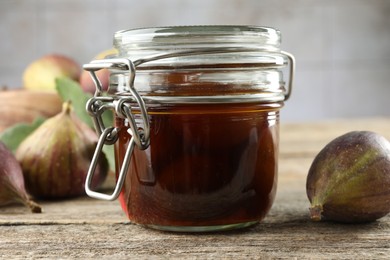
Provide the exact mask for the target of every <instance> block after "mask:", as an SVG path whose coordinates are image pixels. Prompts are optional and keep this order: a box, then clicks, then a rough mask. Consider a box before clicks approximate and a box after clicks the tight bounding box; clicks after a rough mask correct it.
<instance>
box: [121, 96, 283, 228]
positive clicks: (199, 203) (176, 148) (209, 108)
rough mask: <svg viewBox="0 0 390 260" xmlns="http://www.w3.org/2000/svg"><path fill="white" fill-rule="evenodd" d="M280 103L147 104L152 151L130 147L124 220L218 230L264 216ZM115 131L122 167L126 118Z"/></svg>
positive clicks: (273, 176) (270, 194) (270, 196)
mask: <svg viewBox="0 0 390 260" xmlns="http://www.w3.org/2000/svg"><path fill="white" fill-rule="evenodd" d="M281 106H282V103H270V104H260V103H259V104H234V103H233V104H232V103H230V104H192V105H191V104H187V105H177V104H175V105H164V106H155V107H149V108H148V112H149V116H150V123H151V126H150V127H151V128H150V129H151V134H150V146H149V148H147V149H146V150H143V151H142V150H139V149H138V148H137V147H136V148H135V149H134V152H133V155H132V158H131V163H130V168H129V171H128V173H127V176H126V180H125V183H124V186H123V189H122V192H121V195H120V203H121V206H122V208H123V209H124V211H125V212H126V214H127V215H128V217H129V219H130V220H131V221H133V222H135V223H139V224H145V225H157V226H218V225H229V224H238V223H246V222H253V221H260V220H261V219H263V218H264V216H265V215H266V213H267V212H268V210H269V209H270V207H271V205H272V202H273V200H274V197H275V192H276V182H277V155H278V142H279V140H278V133H279V129H278V126H279V123H278V122H279V119H278V117H279V112H278V111H279V109H280V107H281ZM116 126H117V127H120V133H119V140H118V142H117V143H116V158H117V167H120V165H122V161H123V157H124V154H125V151H126V148H127V145H128V143H129V140H130V137H131V136H130V134H129V133H128V131H127V130H128V126H126V125H125V122H124V120H123V119H120V118H117V119H116ZM117 172H119V168H117Z"/></svg>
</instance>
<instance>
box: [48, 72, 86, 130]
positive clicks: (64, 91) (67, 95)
mask: <svg viewBox="0 0 390 260" xmlns="http://www.w3.org/2000/svg"><path fill="white" fill-rule="evenodd" d="M56 89H57V92H58V94H59V95H60V97H61V99H62V101H64V102H65V101H68V100H70V101H71V102H72V106H73V109H74V112H75V114H76V115H77V117H78V118H80V120H81V121H83V122H84V123H86V124H87V125H89V126H90V127H92V128H93V122H92V119H91V117H90V116H89V114H88V113H87V111H86V109H85V104H86V103H87V101H88V99H90V98H91V97H92V95H90V94H88V93H85V92H84V91H83V89H82V88H81V87H80V85H79V84H78V83H77V82H75V81H73V80H71V79H70V78H67V77H64V78H57V79H56Z"/></svg>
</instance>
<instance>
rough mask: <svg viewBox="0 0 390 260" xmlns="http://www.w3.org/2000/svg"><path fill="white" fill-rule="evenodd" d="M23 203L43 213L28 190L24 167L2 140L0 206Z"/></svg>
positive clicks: (0, 151)
mask: <svg viewBox="0 0 390 260" xmlns="http://www.w3.org/2000/svg"><path fill="white" fill-rule="evenodd" d="M12 203H21V204H24V205H26V206H27V207H29V208H30V209H31V211H32V212H33V213H41V212H42V208H41V206H39V205H38V204H37V203H36V202H34V201H32V200H31V199H30V195H29V194H28V193H27V192H26V189H25V186H24V179H23V173H22V168H21V167H20V165H19V162H18V161H17V160H16V158H15V156H14V155H13V154H12V152H11V151H10V150H8V148H7V147H6V146H5V145H4V144H3V143H2V142H0V206H4V205H8V204H12Z"/></svg>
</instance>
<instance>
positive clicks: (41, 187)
mask: <svg viewBox="0 0 390 260" xmlns="http://www.w3.org/2000/svg"><path fill="white" fill-rule="evenodd" d="M97 141H98V137H97V135H96V133H95V131H93V130H92V129H91V128H90V127H89V126H87V125H86V124H85V123H84V122H82V121H81V120H80V119H79V118H78V117H77V116H76V115H75V113H74V112H73V111H72V106H71V103H70V102H65V103H64V104H63V109H62V112H60V113H59V114H57V115H56V116H54V117H51V118H49V119H47V120H46V121H45V122H44V123H43V124H42V125H41V126H39V127H38V128H37V129H36V130H35V131H34V132H33V133H31V134H30V135H29V136H28V137H27V138H26V139H25V140H23V141H22V143H21V144H20V145H19V147H18V149H17V150H16V158H17V159H18V161H19V162H20V163H21V166H22V170H23V174H24V178H25V181H26V187H27V190H28V191H29V192H30V193H31V194H32V195H34V196H36V197H39V198H45V199H57V198H58V199H59V198H69V197H75V196H80V195H84V194H85V190H84V183H85V179H86V176H87V172H88V168H89V165H90V162H91V160H92V156H93V153H94V150H95V147H96V144H97ZM107 172H108V162H107V159H106V157H105V156H104V155H101V157H100V158H99V163H98V165H97V168H96V171H95V178H94V180H93V182H92V188H94V189H98V187H99V186H100V185H101V184H102V183H103V182H104V180H105V178H106V176H107Z"/></svg>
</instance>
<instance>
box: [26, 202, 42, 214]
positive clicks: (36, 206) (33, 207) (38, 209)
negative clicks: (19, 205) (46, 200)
mask: <svg viewBox="0 0 390 260" xmlns="http://www.w3.org/2000/svg"><path fill="white" fill-rule="evenodd" d="M25 203H26V205H27V206H28V207H29V208H30V210H31V212H32V213H42V207H41V206H40V205H39V204H38V203H36V202H35V201H32V200H30V199H28V200H26V201H25Z"/></svg>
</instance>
